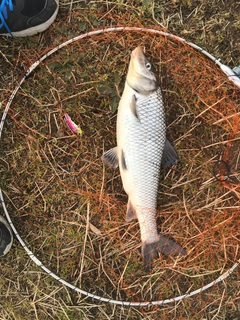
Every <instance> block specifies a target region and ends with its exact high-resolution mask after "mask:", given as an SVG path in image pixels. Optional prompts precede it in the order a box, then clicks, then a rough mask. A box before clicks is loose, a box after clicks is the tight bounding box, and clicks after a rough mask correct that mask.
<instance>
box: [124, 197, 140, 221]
mask: <svg viewBox="0 0 240 320" xmlns="http://www.w3.org/2000/svg"><path fill="white" fill-rule="evenodd" d="M133 219H137V213H136V210H135V209H134V207H133V205H132V204H131V202H130V201H129V200H128V205H127V212H126V222H130V221H132V220H133Z"/></svg>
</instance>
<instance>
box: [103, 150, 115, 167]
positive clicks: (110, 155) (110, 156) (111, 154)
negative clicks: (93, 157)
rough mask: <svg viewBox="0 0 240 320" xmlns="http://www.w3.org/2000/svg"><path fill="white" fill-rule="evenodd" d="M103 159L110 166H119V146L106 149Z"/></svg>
mask: <svg viewBox="0 0 240 320" xmlns="http://www.w3.org/2000/svg"><path fill="white" fill-rule="evenodd" d="M101 159H102V161H103V162H104V163H106V164H107V165H108V166H109V167H111V168H114V169H116V168H117V167H118V163H119V161H118V156H117V147H115V148H112V149H110V150H108V151H106V152H105V153H104V154H103V155H102V158H101Z"/></svg>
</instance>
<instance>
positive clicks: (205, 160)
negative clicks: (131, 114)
mask: <svg viewBox="0 0 240 320" xmlns="http://www.w3.org/2000/svg"><path fill="white" fill-rule="evenodd" d="M89 5H90V8H91V9H89V8H88V7H87V5H86V2H85V1H76V2H71V1H70V2H65V3H64V2H63V3H62V6H61V10H60V13H59V17H58V21H56V22H55V23H54V25H53V26H52V27H51V28H50V29H49V30H48V31H47V32H46V33H44V34H43V35H40V36H36V37H32V38H31V39H18V40H14V41H13V40H6V39H2V43H3V46H2V50H1V52H2V55H1V59H2V62H3V63H4V66H5V73H4V74H3V73H2V74H1V77H2V81H3V83H4V88H3V89H2V90H1V100H2V101H3V104H4V103H5V101H6V100H7V99H8V96H9V94H10V92H11V90H12V88H13V86H14V81H15V80H16V79H18V78H19V75H22V74H23V71H24V70H26V68H27V67H29V65H30V64H31V63H33V62H34V61H35V60H36V59H37V58H38V57H39V55H41V54H43V53H44V52H46V51H48V50H49V49H50V48H52V47H54V46H56V45H57V44H59V43H61V42H62V41H64V40H66V39H68V38H70V37H72V36H74V35H77V34H78V33H79V29H80V30H81V31H83V32H84V31H85V30H91V29H92V28H97V27H101V26H105V25H110V24H114V25H116V24H121V25H122V24H128V25H135V26H136V25H137V24H140V23H141V24H142V25H146V26H153V25H155V28H157V27H159V24H160V25H163V26H165V27H168V28H169V29H170V30H171V31H173V32H175V33H177V34H179V35H184V36H185V38H188V39H189V40H193V41H194V42H195V43H197V44H199V45H202V46H203V47H205V48H206V49H208V50H209V51H210V52H212V53H213V54H215V55H216V56H217V57H224V56H225V55H226V52H228V55H227V58H226V59H224V61H225V62H226V64H231V63H233V62H234V63H235V64H236V63H237V60H236V52H235V51H234V50H235V49H234V50H231V49H232V47H231V45H232V43H233V41H234V39H235V38H232V42H231V41H230V40H229V36H230V35H232V36H233V35H234V32H233V31H234V30H236V28H237V27H234V23H233V24H231V25H229V24H227V22H226V21H228V19H229V15H231V17H232V19H233V21H237V20H236V19H237V18H236V17H237V16H236V10H235V11H233V7H232V5H231V4H228V6H227V7H226V8H225V11H224V10H223V8H222V7H221V8H219V11H216V9H215V6H216V4H215V2H209V1H208V2H206V3H205V2H201V4H200V3H199V2H198V1H193V2H191V1H185V2H184V3H183V4H182V5H180V4H179V3H178V1H172V2H164V1H163V3H162V5H157V4H155V6H153V5H151V6H149V7H148V6H147V2H146V1H143V2H142V3H139V2H138V1H136V2H132V1H131V2H130V1H125V2H124V3H122V2H121V1H112V2H109V1H91V2H89ZM69 8H70V9H69ZM229 8H230V9H229ZM126 9H127V10H128V11H127V12H126ZM69 10H70V11H71V13H69ZM210 12H212V15H210V14H209V13H210ZM66 15H67V16H66ZM234 19H235V20H234ZM69 21H71V23H70V24H69ZM219 26H222V28H221V33H220V32H218V31H216V30H218V28H219ZM234 28H235V29H234ZM216 34H217V37H215V35H216ZM209 43H210V44H209ZM139 44H142V45H145V47H146V49H147V55H148V56H149V57H150V58H151V60H152V61H153V62H154V64H155V66H156V69H157V73H158V74H159V75H161V76H160V77H159V78H160V83H161V86H162V88H163V92H164V96H165V103H166V110H167V111H166V112H167V121H168V136H169V137H170V139H171V140H172V141H174V144H175V146H176V149H177V150H178V153H179V155H180V158H181V161H182V162H181V163H180V164H178V165H177V166H175V167H173V168H171V169H170V170H168V171H166V172H164V175H165V179H164V180H162V181H161V183H160V188H159V222H160V228H161V231H162V232H164V234H166V235H169V236H170V237H173V238H174V239H176V240H178V242H180V243H182V244H183V245H185V246H186V248H187V250H188V254H189V255H188V257H187V258H186V259H185V260H176V261H175V260H172V259H170V258H167V257H159V258H158V259H156V260H155V261H154V266H153V270H152V271H151V273H150V274H146V273H145V272H144V271H143V270H142V261H141V254H140V249H139V245H140V243H139V240H140V236H139V228H138V225H137V223H131V224H126V223H124V215H125V209H126V202H127V199H126V196H125V194H124V192H123V190H122V186H121V181H120V177H119V173H118V171H116V172H112V171H111V170H109V169H108V168H105V167H104V166H103V165H102V163H101V160H100V157H101V155H102V153H103V151H104V150H106V149H108V148H109V147H112V146H113V145H114V144H115V136H114V134H115V115H116V114H115V112H114V111H115V109H116V107H117V102H118V99H119V94H121V92H122V87H123V83H124V80H125V79H124V77H125V74H126V69H127V65H128V60H129V53H130V51H131V50H132V49H133V48H134V47H135V46H136V45H139ZM208 44H209V45H208ZM223 44H225V46H223ZM237 45H238V43H237V40H236V46H237ZM222 47H224V50H222ZM10 48H11V49H10ZM39 48H40V49H39ZM227 49H228V50H227ZM39 50H40V51H41V53H40V52H39ZM8 68H10V69H9V70H8ZM238 96H239V92H238V90H237V89H236V88H235V87H234V86H233V85H232V84H231V83H230V82H229V81H227V79H226V77H225V76H223V75H222V73H221V72H220V71H219V70H218V69H217V67H216V66H215V65H214V64H213V63H212V62H210V61H208V60H206V59H205V57H204V56H202V55H201V54H199V53H197V54H196V53H195V52H194V51H193V50H190V49H189V47H187V46H185V45H182V44H180V43H176V42H174V41H169V39H165V38H160V37H159V36H153V35H151V36H150V35H149V34H144V33H127V32H123V33H119V34H108V35H101V36H96V37H91V38H89V39H87V40H84V42H77V43H75V44H73V45H69V46H67V47H66V48H65V49H61V50H60V51H59V52H57V53H56V54H54V55H52V56H50V57H49V58H47V59H46V61H44V62H43V63H41V65H40V67H39V68H38V69H37V70H36V71H35V72H34V73H33V74H32V75H31V76H30V77H29V78H28V79H27V80H26V81H25V82H24V84H23V85H22V87H21V89H20V90H19V92H18V93H17V95H16V98H15V99H14V102H13V104H12V106H11V109H10V111H9V117H8V119H7V121H6V124H5V127H4V132H3V136H2V139H1V146H2V147H1V151H0V152H1V153H0V155H1V188H2V189H3V191H4V192H5V199H6V202H7V205H8V210H9V212H10V214H11V217H12V220H13V222H14V225H15V226H16V228H17V230H18V232H19V234H20V235H21V237H22V238H23V239H24V241H25V242H26V244H27V245H28V246H29V247H30V249H31V250H32V251H33V252H34V254H35V255H36V256H37V257H38V258H39V259H40V260H41V261H42V262H43V263H44V265H46V266H47V267H48V268H49V269H50V270H51V271H53V272H55V273H57V274H59V275H60V276H61V277H62V278H63V279H65V280H67V281H69V282H71V283H72V284H74V285H76V286H79V287H81V288H82V289H83V290H86V291H89V292H91V293H94V294H97V295H101V296H104V297H108V298H113V299H119V300H126V301H142V300H145V301H146V300H147V301H148V300H161V299H166V298H171V297H174V296H178V295H181V294H184V293H186V292H189V291H193V290H195V289H197V288H200V287H202V286H203V285H205V284H207V283H209V282H211V281H212V280H214V279H216V278H217V277H218V276H219V275H221V274H223V273H224V272H226V271H227V270H228V269H229V268H230V267H231V266H232V265H233V264H234V262H236V261H237V259H239V232H240V230H239V206H240V204H239V203H240V202H239V185H238V179H239V147H238V146H239V122H236V117H235V114H236V113H237V110H239V100H238ZM1 110H3V107H2V109H1ZM64 112H68V113H69V114H70V115H71V117H72V118H73V119H74V121H75V122H76V123H78V124H80V125H81V128H82V129H83V136H82V137H77V136H75V135H74V134H73V133H72V132H70V131H69V129H68V128H67V126H66V124H65V122H64V117H63V115H64ZM220 153H221V157H222V158H221V159H223V160H224V161H227V162H228V163H229V164H230V166H231V174H232V176H231V180H230V181H228V182H227V183H223V184H221V183H219V182H218V181H216V179H215V178H214V176H213V171H212V168H213V166H214V164H215V163H216V160H217V159H218V156H219V154H220ZM218 174H219V176H220V177H222V176H223V175H224V174H225V172H224V168H218ZM229 182H230V183H229ZM1 273H2V277H1V280H0V286H1V288H2V289H1V290H0V295H1V303H0V305H1V310H0V318H2V319H4V320H6V319H34V318H35V319H93V318H95V319H159V318H160V317H161V319H230V320H234V319H237V317H238V313H239V303H240V300H239V299H240V298H239V296H240V291H239V290H240V288H239V282H238V276H239V271H238V270H237V271H235V272H234V273H233V275H231V276H229V278H228V279H227V280H226V281H225V282H224V283H221V284H218V285H216V286H214V287H213V288H211V289H210V290H208V291H206V292H205V293H202V294H199V295H197V296H195V297H192V298H189V299H186V300H183V301H182V302H179V303H175V304H170V305H167V306H164V307H161V308H157V307H154V308H149V309H143V308H122V307H118V306H113V305H110V304H106V303H100V302H96V301H93V300H91V299H86V298H85V297H84V296H83V295H80V294H77V293H75V292H73V291H71V290H69V289H67V288H65V287H64V286H61V285H60V284H59V283H58V282H56V281H55V280H54V279H52V278H51V277H50V276H48V275H46V274H45V273H44V272H43V271H41V269H39V268H38V267H36V266H35V265H33V263H32V262H30V261H29V258H28V257H26V254H25V252H24V250H23V249H22V248H21V247H20V245H18V243H17V242H16V241H15V244H14V248H13V250H11V252H10V253H9V254H8V255H7V256H6V257H5V258H3V259H2V263H1Z"/></svg>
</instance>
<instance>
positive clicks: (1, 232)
mask: <svg viewBox="0 0 240 320" xmlns="http://www.w3.org/2000/svg"><path fill="white" fill-rule="evenodd" d="M12 243H13V235H12V230H11V228H10V226H9V224H8V223H7V221H6V220H5V219H4V218H3V217H2V216H0V257H1V256H4V255H5V254H6V253H8V251H9V250H10V248H11V246H12Z"/></svg>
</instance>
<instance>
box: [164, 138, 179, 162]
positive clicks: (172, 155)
mask: <svg viewBox="0 0 240 320" xmlns="http://www.w3.org/2000/svg"><path fill="white" fill-rule="evenodd" d="M178 160H179V156H178V154H177V152H176V150H175V149H174V147H173V146H172V144H171V142H170V141H169V140H168V139H166V141H165V147H164V150H163V155H162V163H161V164H162V167H163V168H168V167H171V166H173V165H174V163H175V162H177V161H178Z"/></svg>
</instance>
